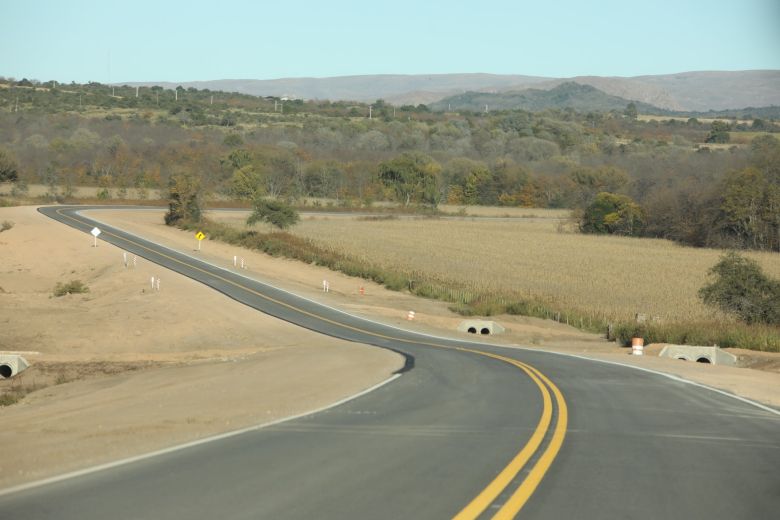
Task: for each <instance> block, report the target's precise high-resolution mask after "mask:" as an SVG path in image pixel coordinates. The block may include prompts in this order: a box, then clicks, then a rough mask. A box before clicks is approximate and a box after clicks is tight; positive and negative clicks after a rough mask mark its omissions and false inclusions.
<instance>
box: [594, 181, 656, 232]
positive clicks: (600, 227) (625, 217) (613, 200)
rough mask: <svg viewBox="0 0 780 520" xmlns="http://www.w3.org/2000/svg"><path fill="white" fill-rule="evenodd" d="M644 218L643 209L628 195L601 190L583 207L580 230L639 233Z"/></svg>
mask: <svg viewBox="0 0 780 520" xmlns="http://www.w3.org/2000/svg"><path fill="white" fill-rule="evenodd" d="M644 219H645V217H644V211H643V210H642V208H641V207H639V205H638V204H637V203H636V202H634V201H633V200H631V198H630V197H627V196H626V195H617V194H615V193H607V192H602V193H599V194H598V195H596V198H595V199H594V200H593V202H592V203H591V204H590V205H589V206H588V207H587V208H586V209H585V211H584V213H583V215H582V218H581V220H580V230H581V231H582V232H583V233H601V234H613V235H628V236H633V235H639V234H640V233H641V232H642V228H643V227H644Z"/></svg>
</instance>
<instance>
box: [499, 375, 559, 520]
mask: <svg viewBox="0 0 780 520" xmlns="http://www.w3.org/2000/svg"><path fill="white" fill-rule="evenodd" d="M528 368H530V369H531V370H532V371H533V372H534V373H536V375H538V376H539V377H540V378H541V379H542V380H543V381H544V382H545V383H546V384H547V385H548V386H549V387H550V388H551V389H552V391H553V394H554V395H555V400H556V402H557V404H558V420H557V421H556V423H555V430H554V431H553V435H552V438H551V439H550V444H549V445H548V446H547V449H546V450H544V453H543V454H542V456H541V457H540V458H539V460H538V461H537V463H536V465H535V466H534V467H533V469H531V472H530V473H529V474H528V476H527V477H526V478H525V480H524V481H523V483H522V484H520V487H518V488H517V490H516V491H515V492H514V493H513V494H512V496H511V497H510V498H509V500H508V501H507V502H506V503H505V504H504V505H503V507H501V509H499V510H498V513H496V514H495V516H493V518H494V519H498V520H504V519H508V518H514V517H515V516H516V515H517V513H518V512H520V509H522V508H523V506H524V505H525V503H526V502H528V499H529V498H531V495H533V493H534V491H536V488H537V486H539V483H540V482H541V481H542V479H543V478H544V475H545V474H546V473H547V470H549V469H550V466H552V463H553V461H554V460H555V457H556V456H557V455H558V452H559V451H560V450H561V446H562V445H563V440H564V438H565V437H566V427H567V425H568V422H569V412H568V408H567V406H566V401H565V400H564V399H563V394H561V391H560V390H559V389H558V387H557V386H555V385H554V384H553V382H552V381H550V380H549V379H548V378H547V377H546V376H545V375H544V374H542V373H541V372H539V371H538V370H537V369H536V368H534V367H531V366H529V367H528Z"/></svg>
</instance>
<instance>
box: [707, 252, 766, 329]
mask: <svg viewBox="0 0 780 520" xmlns="http://www.w3.org/2000/svg"><path fill="white" fill-rule="evenodd" d="M709 272H710V275H711V276H714V277H715V279H714V280H713V281H712V282H711V283H710V284H708V285H705V286H704V287H702V288H701V289H700V290H699V297H700V298H701V299H702V301H704V303H705V304H706V305H710V306H713V307H718V308H719V309H720V310H722V311H724V312H726V313H728V314H733V315H734V316H736V317H737V319H739V320H740V321H743V322H745V323H747V324H748V325H750V324H753V323H763V324H767V325H780V281H777V280H773V279H771V278H769V277H767V276H766V275H765V274H764V272H763V271H762V270H761V267H760V266H759V265H758V264H757V263H756V262H755V261H753V260H750V259H749V258H744V257H742V256H740V255H739V254H737V253H735V252H733V251H732V252H730V253H727V254H726V255H724V256H723V257H721V259H720V261H719V262H718V263H717V264H715V266H713V267H712V269H710V271H709Z"/></svg>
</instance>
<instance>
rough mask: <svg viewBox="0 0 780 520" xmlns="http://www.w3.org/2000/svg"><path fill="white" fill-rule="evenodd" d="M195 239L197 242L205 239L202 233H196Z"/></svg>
mask: <svg viewBox="0 0 780 520" xmlns="http://www.w3.org/2000/svg"><path fill="white" fill-rule="evenodd" d="M195 238H197V239H198V240H203V239H204V238H206V235H204V234H203V231H198V232H197V233H196V234H195Z"/></svg>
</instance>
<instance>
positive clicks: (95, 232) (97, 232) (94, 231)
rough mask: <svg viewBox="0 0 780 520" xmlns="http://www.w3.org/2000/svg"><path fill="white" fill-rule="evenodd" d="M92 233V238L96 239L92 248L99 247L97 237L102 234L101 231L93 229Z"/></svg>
mask: <svg viewBox="0 0 780 520" xmlns="http://www.w3.org/2000/svg"><path fill="white" fill-rule="evenodd" d="M90 233H92V236H93V237H95V243H94V245H93V246H92V247H97V237H98V235H99V234H100V230H99V229H98V228H96V227H94V228H92V231H90Z"/></svg>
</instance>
